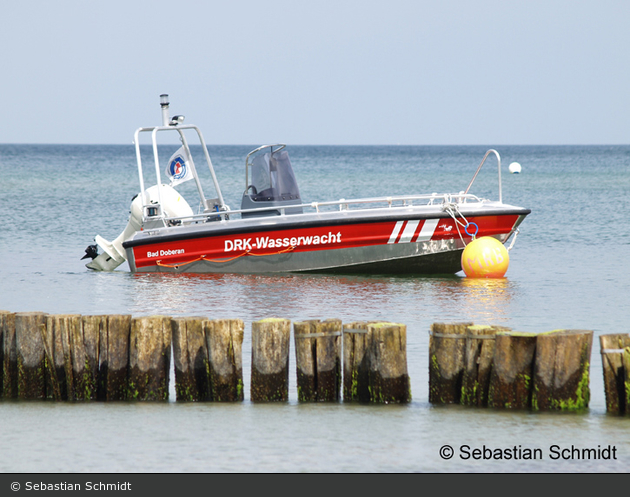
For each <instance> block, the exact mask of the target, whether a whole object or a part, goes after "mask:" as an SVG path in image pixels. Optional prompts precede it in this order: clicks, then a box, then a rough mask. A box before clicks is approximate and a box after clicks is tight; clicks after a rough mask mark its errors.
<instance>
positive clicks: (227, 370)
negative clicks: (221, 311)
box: [204, 319, 245, 402]
mask: <svg viewBox="0 0 630 497" xmlns="http://www.w3.org/2000/svg"><path fill="white" fill-rule="evenodd" d="M204 330H205V336H206V342H207V350H208V364H209V371H210V398H211V399H212V400H213V401H215V402H235V401H240V400H243V398H244V391H243V354H242V350H243V335H244V331H245V324H244V323H243V320H241V319H214V320H212V321H209V320H208V321H205V323H204Z"/></svg>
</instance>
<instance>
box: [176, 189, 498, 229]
mask: <svg viewBox="0 0 630 497" xmlns="http://www.w3.org/2000/svg"><path fill="white" fill-rule="evenodd" d="M413 200H424V201H427V203H426V204H413V203H411V202H410V201H413ZM469 200H470V201H473V202H477V203H482V202H484V201H485V200H484V199H481V198H479V197H477V196H476V195H473V194H464V193H457V194H454V193H444V194H425V195H406V196H395V197H373V198H359V199H350V200H346V199H341V200H332V201H326V202H310V203H304V204H299V205H290V206H286V207H283V206H278V205H275V206H269V207H259V208H256V209H239V210H229V211H221V212H211V213H208V212H205V213H202V214H194V215H193V216H182V217H171V218H166V217H165V218H164V220H165V221H166V222H168V221H182V222H184V223H193V222H199V221H201V222H205V221H207V220H208V218H209V217H215V218H216V217H218V218H220V219H222V220H227V216H233V215H235V214H241V213H242V212H246V213H253V212H266V211H280V212H281V215H286V214H285V208H286V209H294V208H296V207H302V208H306V209H308V208H311V209H315V211H316V212H320V207H334V206H340V207H341V206H343V207H345V208H344V210H361V208H356V209H348V206H349V205H355V204H376V203H383V204H387V207H385V206H383V207H372V208H376V209H382V208H394V209H400V208H408V207H414V206H415V207H422V206H432V205H439V204H437V203H436V201H441V202H442V205H444V204H451V203H454V202H455V203H465V202H466V201H469ZM396 201H398V202H402V203H401V204H400V205H394V202H396ZM368 209H370V208H369V207H368ZM340 210H341V209H340ZM291 216H295V214H291Z"/></svg>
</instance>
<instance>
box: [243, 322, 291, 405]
mask: <svg viewBox="0 0 630 497" xmlns="http://www.w3.org/2000/svg"><path fill="white" fill-rule="evenodd" d="M290 339H291V321H289V320H288V319H283V318H267V319H262V320H260V321H254V322H253V323H252V372H251V399H252V401H254V402H268V401H287V400H289V348H290Z"/></svg>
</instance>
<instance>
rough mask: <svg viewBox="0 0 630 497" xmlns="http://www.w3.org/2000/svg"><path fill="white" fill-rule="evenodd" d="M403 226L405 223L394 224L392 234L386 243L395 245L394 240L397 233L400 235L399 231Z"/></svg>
mask: <svg viewBox="0 0 630 497" xmlns="http://www.w3.org/2000/svg"><path fill="white" fill-rule="evenodd" d="M403 224H405V221H398V222H397V223H396V226H394V230H393V231H392V234H391V235H389V241H388V242H387V243H396V238H398V233H400V229H401V228H402V227H403Z"/></svg>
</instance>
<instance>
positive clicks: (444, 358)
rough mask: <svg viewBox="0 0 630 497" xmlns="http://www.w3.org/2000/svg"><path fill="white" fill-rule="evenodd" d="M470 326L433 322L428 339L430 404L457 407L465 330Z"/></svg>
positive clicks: (459, 396) (459, 395)
mask: <svg viewBox="0 0 630 497" xmlns="http://www.w3.org/2000/svg"><path fill="white" fill-rule="evenodd" d="M472 324H473V323H452V324H449V323H433V324H432V325H431V334H430V336H429V402H431V403H432V404H459V402H460V398H461V391H462V377H463V373H464V357H465V355H464V353H465V345H466V341H465V339H466V330H467V329H468V327H469V326H472Z"/></svg>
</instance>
